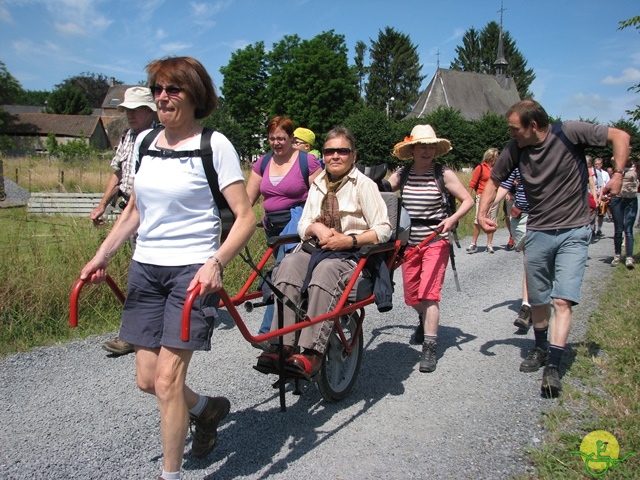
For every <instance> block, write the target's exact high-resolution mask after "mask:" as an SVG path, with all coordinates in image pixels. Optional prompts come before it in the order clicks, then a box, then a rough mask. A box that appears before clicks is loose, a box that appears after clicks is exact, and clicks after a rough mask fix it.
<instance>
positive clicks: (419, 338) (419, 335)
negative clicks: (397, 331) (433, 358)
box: [413, 315, 424, 345]
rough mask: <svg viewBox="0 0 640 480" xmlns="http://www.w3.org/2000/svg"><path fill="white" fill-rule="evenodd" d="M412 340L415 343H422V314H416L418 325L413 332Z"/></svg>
mask: <svg viewBox="0 0 640 480" xmlns="http://www.w3.org/2000/svg"><path fill="white" fill-rule="evenodd" d="M413 340H414V341H415V342H416V344H417V345H421V344H422V343H424V325H423V324H422V316H420V315H418V326H416V331H415V333H414V334H413Z"/></svg>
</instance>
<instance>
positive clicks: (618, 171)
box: [613, 168, 624, 175]
mask: <svg viewBox="0 0 640 480" xmlns="http://www.w3.org/2000/svg"><path fill="white" fill-rule="evenodd" d="M613 173H619V174H620V175H624V170H622V169H621V168H614V169H613Z"/></svg>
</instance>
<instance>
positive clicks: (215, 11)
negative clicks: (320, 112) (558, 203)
mask: <svg viewBox="0 0 640 480" xmlns="http://www.w3.org/2000/svg"><path fill="white" fill-rule="evenodd" d="M504 8H505V9H506V10H505V11H504V17H503V19H504V20H503V21H504V29H505V30H508V31H509V32H510V34H511V36H512V38H513V39H514V40H515V42H516V46H517V47H518V48H519V49H520V51H521V53H522V54H523V55H524V57H525V58H526V59H527V61H528V67H530V68H533V70H534V73H535V74H536V76H537V78H536V80H535V81H534V83H533V84H532V86H531V90H532V91H533V93H534V95H535V98H536V99H537V100H538V101H539V102H540V103H542V105H543V106H544V107H545V108H546V109H547V111H548V112H549V113H550V114H551V115H554V116H561V117H562V118H563V119H565V120H569V119H578V118H580V117H582V118H589V119H593V118H596V119H597V120H598V121H599V122H602V123H608V122H609V121H615V120H618V119H620V118H623V117H626V116H625V113H624V112H625V110H628V109H632V108H635V106H636V105H637V104H638V103H640V95H639V94H634V93H633V92H628V91H627V89H628V87H630V86H631V85H635V84H638V83H640V32H638V30H636V29H635V28H628V29H625V30H623V31H619V30H618V22H619V21H621V20H625V19H628V18H631V17H633V16H636V15H640V4H639V3H638V2H637V1H636V0H608V1H604V0H537V1H535V2H529V1H527V2H525V1H523V0H504ZM499 10H500V0H441V1H434V0H416V1H413V0H408V1H403V0H399V1H395V2H393V1H388V0H367V1H364V0H340V1H335V0H212V1H204V0H200V1H178V0H174V1H170V0H166V1H165V0H140V1H136V0H0V60H2V61H3V62H4V63H5V64H6V66H7V68H8V70H9V72H10V73H11V74H12V75H13V76H14V77H16V78H17V79H18V80H19V81H20V83H21V84H22V86H23V87H24V88H26V89H30V90H51V89H52V88H53V87H54V85H55V84H57V83H60V82H62V81H63V80H64V79H66V78H68V77H70V76H73V75H78V74H80V73H81V72H94V73H102V74H104V75H106V76H107V77H111V76H113V77H116V78H117V79H119V80H122V81H123V82H125V83H132V84H136V83H138V82H139V81H140V80H143V79H144V78H145V74H144V66H145V65H146V64H147V63H148V62H149V61H150V60H152V59H154V58H160V57H164V56H167V55H190V56H193V57H195V58H197V59H198V60H200V61H201V62H202V63H203V64H204V65H205V67H206V68H207V69H208V71H209V73H210V74H211V76H212V77H213V79H214V82H215V83H216V85H217V86H220V85H221V83H222V81H223V78H222V75H221V74H220V67H221V66H224V65H226V64H227V63H228V61H229V59H230V57H231V53H232V52H234V51H236V50H237V49H239V48H244V47H245V46H247V45H249V44H253V43H255V42H257V41H264V42H265V45H266V46H267V48H270V47H271V46H272V45H273V43H275V42H278V41H279V40H281V39H282V37H283V36H284V35H292V34H298V35H299V36H300V37H301V38H303V39H308V38H312V37H313V36H315V35H317V34H319V33H321V32H323V31H328V30H331V29H333V30H334V31H335V32H336V33H339V34H342V35H344V36H345V38H346V42H347V46H348V47H349V59H350V62H351V63H352V62H353V57H354V54H355V52H354V45H355V43H356V42H357V41H359V40H361V41H364V42H365V43H366V44H367V45H370V39H376V38H377V36H378V32H379V31H380V30H382V29H384V28H385V27H386V26H390V27H393V28H395V29H396V30H398V31H400V32H402V33H404V34H406V35H408V36H409V37H410V39H411V41H412V42H413V43H414V44H415V45H417V46H418V53H419V56H420V62H421V63H422V65H423V69H422V74H423V75H427V78H426V79H425V81H424V85H423V88H424V87H426V85H427V84H428V82H429V80H430V79H431V77H432V76H433V73H434V72H435V70H436V66H437V64H438V58H439V62H440V63H439V64H440V66H441V67H443V68H448V66H449V65H450V63H451V61H452V60H453V59H454V58H455V57H456V53H455V48H456V46H458V45H460V44H461V38H462V35H463V34H464V32H465V31H466V30H468V29H469V28H471V27H475V28H477V29H481V28H483V27H484V26H485V25H486V24H487V23H488V22H489V21H492V20H494V21H498V22H499V20H500V13H499V12H498V11H499Z"/></svg>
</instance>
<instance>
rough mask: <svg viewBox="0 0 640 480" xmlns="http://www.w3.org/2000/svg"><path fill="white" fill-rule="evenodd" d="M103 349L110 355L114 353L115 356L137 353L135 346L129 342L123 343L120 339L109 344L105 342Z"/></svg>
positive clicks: (110, 341)
mask: <svg viewBox="0 0 640 480" xmlns="http://www.w3.org/2000/svg"><path fill="white" fill-rule="evenodd" d="M102 348H104V349H105V350H106V351H107V352H109V353H113V354H114V355H127V354H129V353H133V352H134V351H135V348H134V347H133V345H131V344H130V343H127V342H123V341H122V340H120V339H119V338H118V337H116V338H114V339H112V340H109V341H108V342H104V343H103V344H102Z"/></svg>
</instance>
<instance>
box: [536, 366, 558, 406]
mask: <svg viewBox="0 0 640 480" xmlns="http://www.w3.org/2000/svg"><path fill="white" fill-rule="evenodd" d="M540 389H541V391H542V395H544V396H545V397H547V398H556V397H557V396H558V395H560V392H561V391H562V383H561V382H560V372H558V367H556V366H555V365H547V366H546V367H544V370H543V371H542V386H541V387H540Z"/></svg>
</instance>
